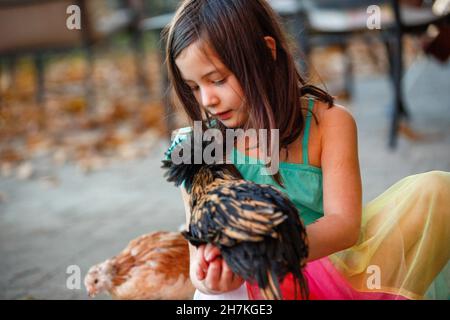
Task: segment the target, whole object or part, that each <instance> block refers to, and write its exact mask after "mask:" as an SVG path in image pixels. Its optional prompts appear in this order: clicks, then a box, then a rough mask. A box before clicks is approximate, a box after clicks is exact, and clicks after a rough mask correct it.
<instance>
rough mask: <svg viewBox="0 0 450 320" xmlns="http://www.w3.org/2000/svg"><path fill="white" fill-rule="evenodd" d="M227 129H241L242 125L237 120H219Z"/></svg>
mask: <svg viewBox="0 0 450 320" xmlns="http://www.w3.org/2000/svg"><path fill="white" fill-rule="evenodd" d="M219 121H220V122H221V123H222V124H223V125H224V126H225V127H227V128H230V129H235V128H239V127H240V125H239V123H238V122H237V121H236V120H233V119H228V120H219Z"/></svg>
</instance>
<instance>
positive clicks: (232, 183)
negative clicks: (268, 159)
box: [163, 136, 308, 299]
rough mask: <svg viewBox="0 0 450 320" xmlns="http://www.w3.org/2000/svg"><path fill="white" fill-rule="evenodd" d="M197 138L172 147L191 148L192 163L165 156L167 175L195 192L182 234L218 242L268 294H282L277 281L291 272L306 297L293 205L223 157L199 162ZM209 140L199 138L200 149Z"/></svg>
mask: <svg viewBox="0 0 450 320" xmlns="http://www.w3.org/2000/svg"><path fill="white" fill-rule="evenodd" d="M195 143H196V141H195V140H194V138H193V136H191V137H190V139H189V138H188V139H185V141H183V142H181V143H180V144H179V145H178V146H176V147H175V148H174V149H173V150H174V151H175V152H187V151H189V152H190V157H186V158H185V159H190V163H180V164H175V163H174V162H173V161H172V159H171V157H168V158H169V159H167V158H166V160H164V161H163V168H164V169H166V170H167V172H166V174H165V177H166V178H167V180H168V181H169V182H173V183H175V185H177V186H179V185H181V184H182V183H183V182H184V187H185V188H186V190H187V191H188V192H189V193H190V194H191V202H190V205H191V208H190V209H191V221H190V223H189V227H188V230H187V231H184V232H183V235H184V237H185V238H186V239H187V240H189V242H190V243H191V244H192V245H194V246H199V245H202V244H206V243H211V244H213V245H215V246H217V247H218V248H219V249H220V251H221V254H222V256H223V258H224V259H225V261H226V263H227V264H228V265H229V267H230V268H231V270H233V272H234V273H236V274H238V275H239V276H241V277H242V278H243V279H245V280H246V281H249V282H251V283H256V284H257V285H258V286H259V288H260V289H261V290H262V293H263V295H264V296H265V297H268V298H274V299H280V298H282V293H281V291H280V286H279V282H281V281H283V279H284V278H285V277H286V276H287V275H288V274H291V275H292V276H293V278H294V282H295V287H296V291H297V288H298V289H300V290H299V291H300V293H301V295H302V297H307V296H308V289H307V283H306V280H305V278H304V277H303V274H302V268H303V267H304V265H305V260H306V258H307V255H308V245H307V237H306V229H305V227H304V225H303V223H302V222H301V220H300V217H299V212H298V210H297V208H296V207H295V205H294V204H293V203H292V202H291V201H290V200H289V199H288V198H287V197H286V196H285V195H284V194H283V193H282V192H281V191H279V190H278V189H276V188H275V187H273V186H271V185H261V184H256V183H253V182H250V181H245V180H243V179H242V176H241V175H240V173H239V171H238V170H237V169H236V168H235V167H234V166H233V165H231V164H227V163H226V161H224V160H223V159H222V160H221V161H219V162H217V163H212V164H207V163H205V162H203V161H202V163H199V164H195V163H194V161H193V160H194V144H195ZM197 143H199V142H198V141H197ZM210 143H211V142H209V141H206V142H205V141H202V142H200V145H201V146H202V148H201V150H204V148H205V147H206V146H208V145H209V144H210ZM197 145H198V144H197ZM177 148H178V150H177ZM189 148H190V149H189ZM224 154H225V153H224ZM181 155H182V154H181ZM188 162H189V161H188ZM206 180H207V183H205V181H206ZM192 199H194V200H192Z"/></svg>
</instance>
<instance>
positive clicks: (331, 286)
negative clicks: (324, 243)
mask: <svg viewBox="0 0 450 320" xmlns="http://www.w3.org/2000/svg"><path fill="white" fill-rule="evenodd" d="M449 255H450V172H443V171H430V172H426V173H422V174H416V175H412V176H408V177H406V178H404V179H402V180H400V181H399V182H397V183H395V184H394V185H393V186H392V187H390V188H389V189H387V190H386V191H385V192H383V193H382V194H381V195H380V196H378V197H377V198H375V199H374V200H372V201H371V202H369V203H368V204H367V205H365V206H364V208H363V215H362V225H361V233H360V237H359V240H358V242H357V244H356V245H354V246H353V247H351V248H349V249H346V250H343V251H340V252H338V253H335V254H332V255H330V256H328V257H324V258H321V259H317V260H314V261H311V262H309V263H307V265H306V267H305V269H304V270H303V274H304V276H305V278H306V280H307V282H308V288H309V296H308V299H316V300H324V299H339V300H349V299H358V300H368V299H371V300H400V299H401V300H404V299H427V298H428V299H449V289H450V283H449V275H450V274H449V271H450V270H449V265H448V259H449ZM295 288H296V286H295V285H294V281H293V278H292V277H290V275H288V276H287V277H286V278H285V279H284V281H283V282H282V284H281V289H282V292H283V299H302V297H299V296H298V295H297V294H296V290H295ZM247 292H248V296H249V298H250V299H262V297H261V295H260V293H259V290H258V287H257V286H256V285H254V284H249V283H247Z"/></svg>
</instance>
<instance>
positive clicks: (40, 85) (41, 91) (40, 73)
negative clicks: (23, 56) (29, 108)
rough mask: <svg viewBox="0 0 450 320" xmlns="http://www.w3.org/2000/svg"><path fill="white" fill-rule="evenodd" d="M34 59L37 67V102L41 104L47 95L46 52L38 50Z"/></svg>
mask: <svg viewBox="0 0 450 320" xmlns="http://www.w3.org/2000/svg"><path fill="white" fill-rule="evenodd" d="M33 59H34V65H35V68H36V102H37V103H38V104H39V105H41V104H43V103H44V96H45V83H44V82H45V75H44V71H45V70H44V69H45V66H44V54H43V53H42V52H38V53H36V54H35V55H34V57H33Z"/></svg>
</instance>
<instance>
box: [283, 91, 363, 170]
mask: <svg viewBox="0 0 450 320" xmlns="http://www.w3.org/2000/svg"><path fill="white" fill-rule="evenodd" d="M307 106H308V101H307V100H306V99H305V101H302V110H303V112H304V116H306V112H307ZM312 111H313V114H314V116H313V117H312V118H311V122H310V129H309V130H310V131H309V141H308V158H309V162H310V164H311V165H313V166H316V167H319V168H321V167H322V160H323V158H322V152H323V148H324V146H325V145H329V146H330V145H331V146H332V145H333V144H335V143H336V139H338V140H339V139H344V137H350V136H352V135H354V134H356V123H355V121H354V118H353V115H352V114H351V112H350V110H349V109H348V108H346V107H344V106H342V105H339V104H334V105H333V106H332V107H329V106H328V104H327V103H326V102H322V101H320V100H314V105H313V109H312ZM315 120H316V121H315ZM299 140H302V137H300V138H299ZM293 148H294V149H293V152H292V153H293V154H294V155H295V154H297V156H296V157H295V156H293V157H292V158H291V159H290V161H291V162H300V161H302V160H301V159H302V156H301V154H302V147H301V144H300V143H299V144H298V145H297V146H295V145H294V146H293Z"/></svg>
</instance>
